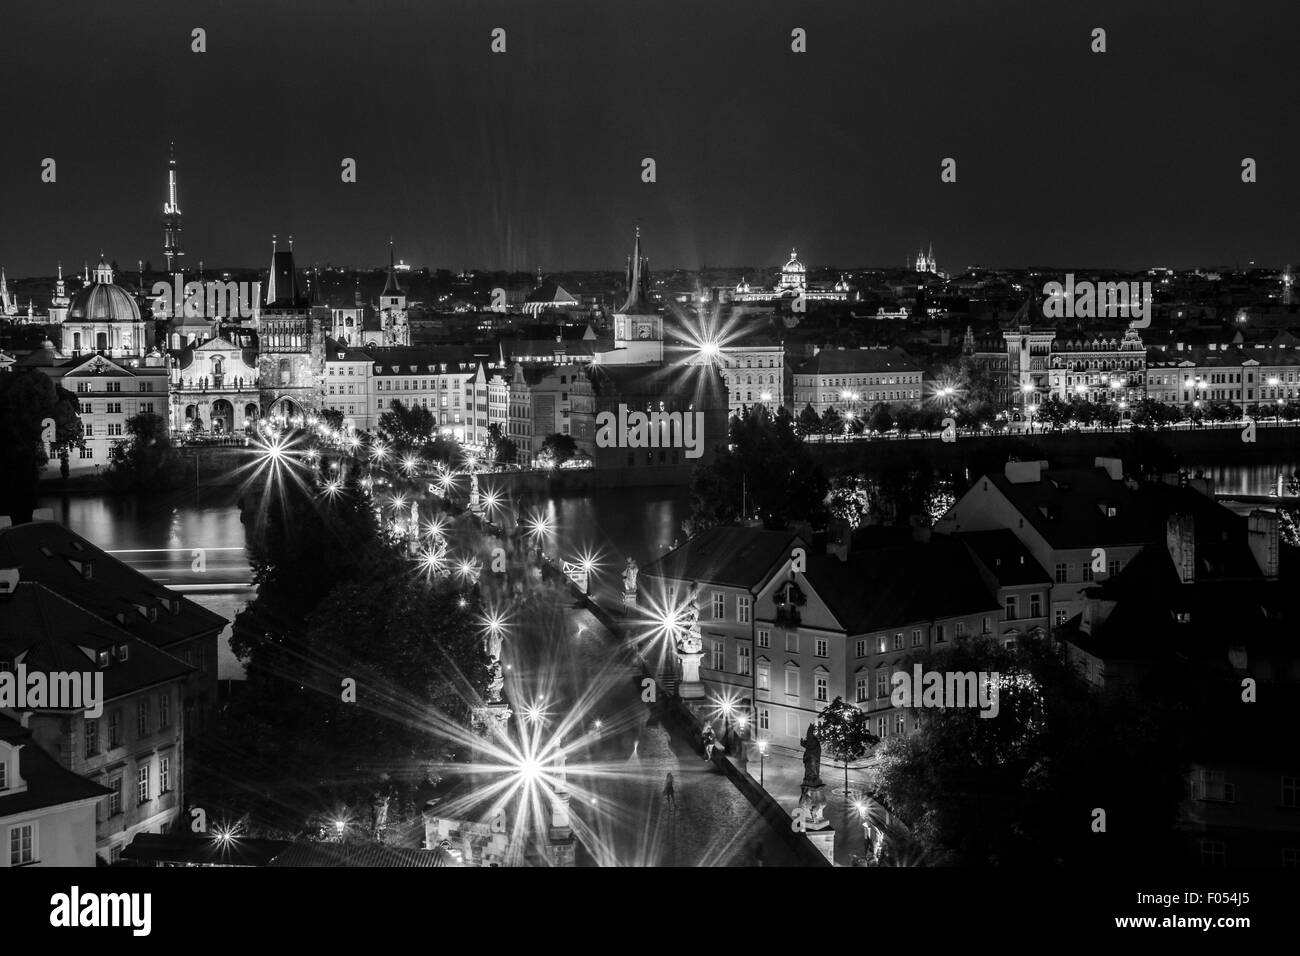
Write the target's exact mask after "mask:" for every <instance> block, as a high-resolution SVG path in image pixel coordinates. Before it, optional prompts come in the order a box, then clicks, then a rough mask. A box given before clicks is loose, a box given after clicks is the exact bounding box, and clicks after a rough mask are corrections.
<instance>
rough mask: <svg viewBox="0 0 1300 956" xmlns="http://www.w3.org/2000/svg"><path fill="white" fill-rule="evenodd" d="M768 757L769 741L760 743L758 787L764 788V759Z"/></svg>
mask: <svg viewBox="0 0 1300 956" xmlns="http://www.w3.org/2000/svg"><path fill="white" fill-rule="evenodd" d="M766 756H767V740H766V739H762V740H760V741H759V742H758V785H759V786H760V787H762V786H763V759H764V758H765V757H766Z"/></svg>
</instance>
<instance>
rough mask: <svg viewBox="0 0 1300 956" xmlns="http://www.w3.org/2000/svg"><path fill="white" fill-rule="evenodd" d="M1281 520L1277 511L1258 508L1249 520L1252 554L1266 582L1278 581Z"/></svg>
mask: <svg viewBox="0 0 1300 956" xmlns="http://www.w3.org/2000/svg"><path fill="white" fill-rule="evenodd" d="M1280 524H1281V518H1280V517H1279V516H1278V513H1277V512H1276V511H1265V510H1263V509H1262V508H1256V509H1255V510H1254V511H1252V512H1251V513H1250V517H1249V518H1248V519H1247V527H1248V529H1249V531H1248V534H1249V540H1250V553H1251V554H1253V555H1254V556H1255V563H1256V564H1258V565H1259V573H1260V574H1262V575H1264V580H1266V581H1276V580H1277V541H1278V528H1279V525H1280Z"/></svg>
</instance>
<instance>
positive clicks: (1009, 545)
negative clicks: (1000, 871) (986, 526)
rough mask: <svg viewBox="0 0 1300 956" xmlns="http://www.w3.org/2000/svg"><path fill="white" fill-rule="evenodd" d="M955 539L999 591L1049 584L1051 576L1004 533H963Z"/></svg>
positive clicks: (1013, 536) (1001, 531)
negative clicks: (967, 551)
mask: <svg viewBox="0 0 1300 956" xmlns="http://www.w3.org/2000/svg"><path fill="white" fill-rule="evenodd" d="M956 537H957V540H958V541H960V542H962V543H963V544H964V545H966V547H968V548H970V550H971V553H972V554H974V555H975V557H976V559H977V560H979V562H980V563H981V564H983V565H984V567H986V568H987V569H988V570H989V573H990V574H992V575H993V576H994V577H995V578H997V579H998V583H999V584H1001V585H1002V586H1003V587H1016V586H1018V585H1022V584H1051V583H1052V578H1051V576H1050V575H1049V574H1048V573H1047V571H1045V570H1044V569H1043V566H1042V565H1040V564H1039V563H1038V562H1037V561H1036V560H1035V559H1034V556H1033V555H1032V554H1030V553H1029V549H1028V548H1026V547H1025V546H1024V545H1023V544H1021V543H1020V539H1019V538H1017V537H1016V536H1015V535H1014V534H1013V533H1012V532H1010V531H1008V530H1006V529H1000V530H997V531H965V532H962V533H961V534H958V535H957V536H956Z"/></svg>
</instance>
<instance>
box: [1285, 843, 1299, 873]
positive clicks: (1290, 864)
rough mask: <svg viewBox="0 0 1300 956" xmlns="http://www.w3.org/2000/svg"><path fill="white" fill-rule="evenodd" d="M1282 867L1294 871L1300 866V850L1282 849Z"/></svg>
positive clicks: (1293, 848) (1288, 847) (1292, 848)
mask: <svg viewBox="0 0 1300 956" xmlns="http://www.w3.org/2000/svg"><path fill="white" fill-rule="evenodd" d="M1282 865H1283V866H1284V867H1287V868H1288V869H1294V868H1296V867H1297V866H1300V850H1297V849H1296V848H1295V847H1290V846H1287V847H1283V848H1282Z"/></svg>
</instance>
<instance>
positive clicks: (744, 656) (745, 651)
mask: <svg viewBox="0 0 1300 956" xmlns="http://www.w3.org/2000/svg"><path fill="white" fill-rule="evenodd" d="M753 663H754V652H753V651H752V650H750V648H749V645H748V644H740V645H737V647H736V672H737V673H738V674H740V676H741V677H748V676H749V675H750V674H752V673H753V670H752V667H753Z"/></svg>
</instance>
